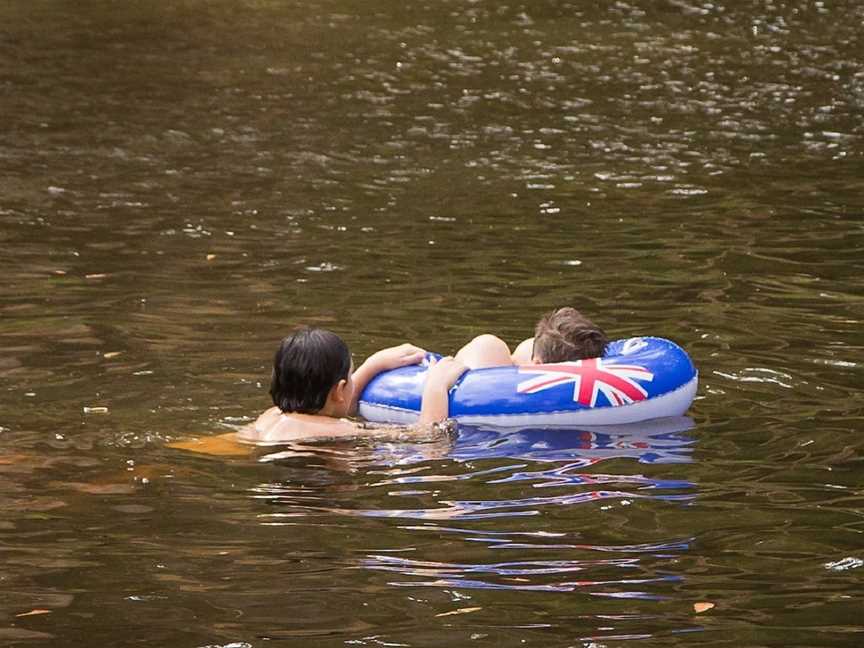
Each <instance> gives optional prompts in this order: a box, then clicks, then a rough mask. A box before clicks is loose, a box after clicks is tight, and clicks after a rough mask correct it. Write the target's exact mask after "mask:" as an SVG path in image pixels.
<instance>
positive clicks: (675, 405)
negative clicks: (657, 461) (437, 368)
mask: <svg viewBox="0 0 864 648" xmlns="http://www.w3.org/2000/svg"><path fill="white" fill-rule="evenodd" d="M430 355H432V356H433V357H437V356H434V354H430ZM428 369H429V357H427V359H426V360H425V361H424V362H422V363H421V364H419V365H413V366H408V367H401V368H399V369H394V370H392V371H387V372H384V373H382V374H380V375H378V376H377V377H376V378H374V379H373V380H372V381H371V382H370V383H369V384H368V385H367V387H366V389H365V390H364V391H363V394H362V395H361V397H360V407H359V413H360V415H361V416H363V417H364V418H366V419H367V420H369V421H375V422H382V423H400V424H410V423H413V422H414V421H416V420H417V417H418V414H419V411H420V402H421V396H422V392H423V384H424V381H425V377H426V372H427V371H428ZM698 382H699V376H698V372H697V371H696V368H695V367H694V365H693V362H692V361H691V360H690V358H689V356H688V355H687V353H686V352H685V351H684V350H683V349H682V348H681V347H680V346H678V345H677V344H675V343H674V342H672V341H670V340H666V339H663V338H658V337H634V338H629V339H625V340H615V341H612V342H610V343H609V345H608V346H607V348H606V352H605V353H604V355H603V357H601V358H588V359H583V360H575V361H569V362H554V363H542V364H532V365H521V366H505V367H489V368H485V369H473V370H470V371H468V372H466V373H465V374H464V375H463V376H462V378H461V379H460V380H459V381H458V382H457V383H456V385H454V387H453V388H452V389H451V390H450V394H449V398H450V417H451V418H454V419H456V420H457V421H459V422H460V423H463V424H466V425H498V426H508V427H509V426H512V427H523V426H568V427H572V426H579V425H619V424H626V423H638V422H641V421H647V420H651V419H657V418H664V417H670V416H682V415H683V414H684V413H685V412H686V411H687V409H688V408H689V407H690V405H691V403H692V402H693V399H694V397H695V396H696V388H697V386H698Z"/></svg>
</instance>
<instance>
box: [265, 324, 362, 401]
mask: <svg viewBox="0 0 864 648" xmlns="http://www.w3.org/2000/svg"><path fill="white" fill-rule="evenodd" d="M350 371H351V352H350V351H349V350H348V345H346V344H345V342H343V341H342V338H340V337H339V336H338V335H336V334H335V333H333V332H332V331H328V330H326V329H320V328H310V327H304V328H301V329H298V330H297V331H295V332H294V333H292V334H291V335H289V336H288V337H286V338H285V339H283V340H282V343H281V344H280V345H279V350H278V351H276V355H275V356H274V358H273V376H272V378H271V380H270V397H271V398H272V399H273V404H274V405H275V406H276V407H278V408H279V409H280V410H282V411H283V412H286V413H287V412H297V413H299V414H316V413H317V412H319V411H320V410H321V409H322V408H323V407H324V404H325V403H326V402H327V395H328V394H329V393H330V390H331V389H332V388H333V385H335V384H336V383H338V382H339V381H340V380H347V379H348V373H349V372H350Z"/></svg>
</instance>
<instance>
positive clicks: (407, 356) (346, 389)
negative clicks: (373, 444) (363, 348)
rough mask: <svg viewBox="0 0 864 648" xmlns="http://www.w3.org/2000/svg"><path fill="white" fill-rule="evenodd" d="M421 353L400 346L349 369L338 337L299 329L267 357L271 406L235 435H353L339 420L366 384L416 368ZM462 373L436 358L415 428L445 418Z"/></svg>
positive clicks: (352, 425) (351, 425)
mask: <svg viewBox="0 0 864 648" xmlns="http://www.w3.org/2000/svg"><path fill="white" fill-rule="evenodd" d="M425 355H426V352H425V351H424V350H423V349H420V348H419V347H416V346H413V345H411V344H402V345H400V346H396V347H391V348H389V349H383V350H381V351H378V352H377V353H373V354H372V355H371V356H369V358H367V359H366V361H365V362H364V363H363V364H361V365H360V366H359V367H358V368H357V369H356V370H354V369H353V366H352V361H351V352H350V351H349V350H348V346H347V345H346V344H345V342H343V341H342V339H341V338H340V337H339V336H338V335H336V334H335V333H333V332H331V331H328V330H325V329H319V328H308V327H306V328H301V329H299V330H297V331H295V332H294V333H292V334H291V335H289V336H288V337H286V338H285V339H283V340H282V342H281V344H280V345H279V349H278V350H277V351H276V355H275V357H274V358H273V375H272V379H271V383H270V396H271V398H272V399H273V404H274V407H271V408H270V409H268V410H267V411H266V412H264V413H263V414H261V416H259V417H258V420H257V421H255V423H254V424H253V425H252V426H249V428H248V429H247V430H246V431H245V432H243V433H242V434H241V437H242V438H243V439H244V440H249V441H257V442H265V443H266V442H280V441H289V440H295V439H305V438H311V437H322V436H323V437H333V436H352V435H356V434H358V433H360V432H361V431H362V430H363V429H364V428H363V427H362V426H361V425H360V424H358V423H356V422H354V421H352V420H350V419H347V418H345V417H348V416H353V415H355V414H356V413H357V401H358V399H359V397H360V394H361V393H362V392H363V389H364V388H365V387H366V385H367V384H368V383H369V381H370V380H372V378H374V377H375V376H377V375H378V374H379V373H381V372H382V371H387V370H389V369H395V368H397V367H404V366H406V365H411V364H417V363H419V362H420V361H421V360H423V358H424V357H425ZM464 371H465V366H464V365H463V364H462V363H461V362H458V361H456V360H454V359H453V358H442V359H441V360H439V361H438V362H437V363H435V364H434V365H433V366H432V367H431V368H430V369H429V373H428V376H427V378H426V385H425V387H424V390H423V402H422V405H421V409H420V420H419V421H418V423H419V424H420V425H424V424H430V423H436V422H439V421H443V420H444V419H446V418H447V416H448V414H449V412H448V409H449V403H448V391H449V389H450V388H451V387H452V386H453V385H454V384H455V382H456V380H458V378H459V376H461V375H462V373H464Z"/></svg>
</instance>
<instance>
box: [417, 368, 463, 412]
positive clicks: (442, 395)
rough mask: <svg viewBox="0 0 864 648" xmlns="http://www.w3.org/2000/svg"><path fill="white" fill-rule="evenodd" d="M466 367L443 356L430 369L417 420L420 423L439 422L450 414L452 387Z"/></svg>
mask: <svg viewBox="0 0 864 648" xmlns="http://www.w3.org/2000/svg"><path fill="white" fill-rule="evenodd" d="M466 369H467V367H465V365H464V364H462V363H461V362H459V361H458V360H454V359H453V358H449V357H448V358H441V359H440V360H439V361H438V362H437V363H436V364H435V365H434V366H433V367H431V368H430V369H429V373H428V375H427V377H426V385H425V386H424V387H423V402H422V404H421V406H420V419H419V420H418V421H417V422H418V423H419V424H420V425H426V424H429V423H438V422H439V421H443V420H445V419H446V418H447V417H448V416H449V415H450V396H449V393H450V388H451V387H452V386H453V385H454V384H456V381H457V380H459V377H460V376H461V375H462V374H463V373H465V370H466Z"/></svg>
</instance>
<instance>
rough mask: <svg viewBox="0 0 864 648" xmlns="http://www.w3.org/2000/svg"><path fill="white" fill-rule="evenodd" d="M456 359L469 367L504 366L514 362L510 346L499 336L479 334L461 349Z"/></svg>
mask: <svg viewBox="0 0 864 648" xmlns="http://www.w3.org/2000/svg"><path fill="white" fill-rule="evenodd" d="M456 359H457V360H458V361H459V362H461V363H462V364H464V365H465V366H466V367H468V368H469V369H483V368H484V367H502V366H506V365H511V364H513V360H512V359H511V358H510V347H508V346H507V343H506V342H504V340H502V339H501V338H499V337H495V336H494V335H490V334H488V333H486V334H484V335H478V336H477V337H475V338H474V339H473V340H471V341H470V342H469V343H468V344H466V345H465V346H464V347H462V348H461V349H459V352H458V353H457V354H456Z"/></svg>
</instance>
